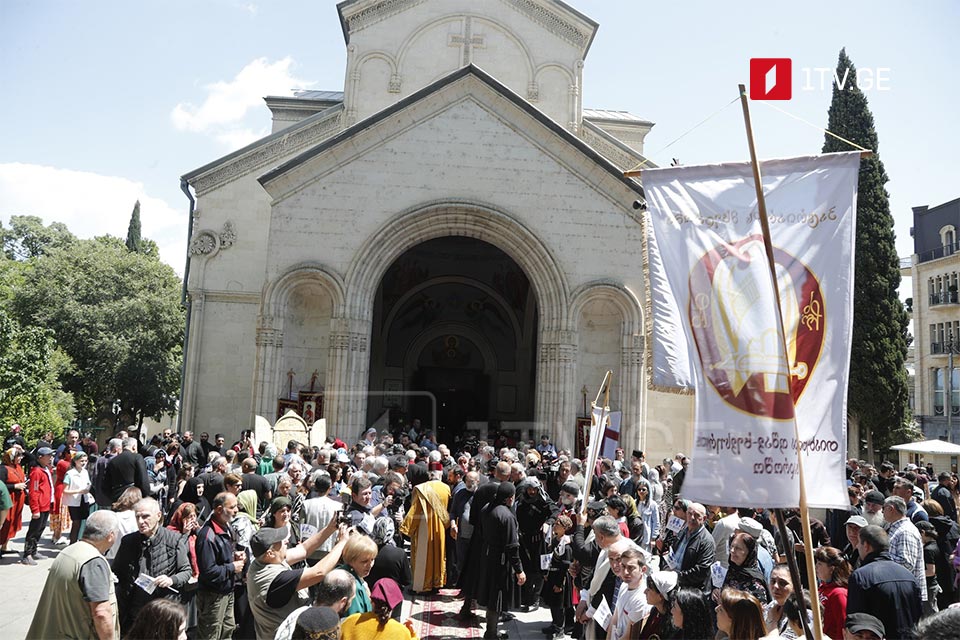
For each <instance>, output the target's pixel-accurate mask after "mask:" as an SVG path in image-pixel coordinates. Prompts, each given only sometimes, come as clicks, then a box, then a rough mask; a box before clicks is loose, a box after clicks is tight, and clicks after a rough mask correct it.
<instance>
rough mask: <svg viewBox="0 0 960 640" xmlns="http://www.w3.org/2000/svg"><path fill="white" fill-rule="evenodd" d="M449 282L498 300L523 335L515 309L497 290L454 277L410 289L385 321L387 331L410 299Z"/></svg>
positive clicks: (428, 282)
mask: <svg viewBox="0 0 960 640" xmlns="http://www.w3.org/2000/svg"><path fill="white" fill-rule="evenodd" d="M449 282H461V283H463V284H467V285H469V286H471V287H473V288H475V289H479V290H480V291H483V292H484V293H485V294H487V295H488V296H490V297H491V298H493V299H494V300H496V301H497V303H498V304H499V305H500V306H501V307H502V308H503V309H504V311H505V312H506V313H507V314H508V315H509V316H510V324H511V325H512V326H513V330H514V332H515V333H516V334H517V335H521V334H522V333H523V330H522V329H521V327H520V320H519V319H518V318H517V315H516V313H514V311H513V309H512V308H511V306H510V303H509V302H507V301H506V300H504V298H503V296H502V295H501V294H500V292H499V291H497V290H495V289H494V288H493V287H491V286H489V285H487V284H485V283H483V282H479V281H477V280H465V279H463V278H454V277H445V278H433V279H431V280H429V281H427V282H421V283H420V284H419V285H417V286H415V287H413V288H412V289H410V290H409V291H407V292H406V293H405V294H404V295H403V297H402V298H400V299H399V300H397V302H396V303H394V307H393V309H392V310H391V312H390V315H388V316H387V318H386V320H385V321H384V324H383V326H384V328H385V330H386V328H388V327H389V326H390V325H391V324H392V323H393V318H394V314H396V313H397V311H399V310H400V308H401V307H402V306H403V303H404V302H405V301H407V300H409V299H410V298H412V297H413V296H415V295H417V294H418V293H419V292H421V291H423V290H424V289H427V288H429V287H432V286H434V285H438V284H445V283H449Z"/></svg>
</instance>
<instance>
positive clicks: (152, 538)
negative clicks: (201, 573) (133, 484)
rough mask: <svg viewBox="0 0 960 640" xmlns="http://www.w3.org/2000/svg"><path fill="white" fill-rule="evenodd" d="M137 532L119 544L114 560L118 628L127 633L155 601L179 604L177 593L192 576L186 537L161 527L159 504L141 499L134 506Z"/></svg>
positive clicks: (128, 535) (126, 536) (124, 538)
mask: <svg viewBox="0 0 960 640" xmlns="http://www.w3.org/2000/svg"><path fill="white" fill-rule="evenodd" d="M133 512H134V514H135V515H136V518H137V531H135V532H133V533H128V534H127V535H125V536H124V537H123V539H122V540H121V541H120V548H119V550H118V551H117V556H116V557H115V558H114V559H113V572H114V574H116V576H117V605H118V607H119V609H120V629H121V631H124V632H125V631H126V630H128V629H129V628H130V625H131V624H132V623H133V621H134V620H135V619H136V616H137V613H138V612H139V611H140V609H141V608H142V607H143V606H144V605H145V604H147V603H148V602H150V601H151V600H154V599H156V598H166V599H168V600H173V601H175V602H179V600H180V596H179V593H178V592H179V591H180V590H181V589H183V587H184V585H186V584H187V581H188V580H190V576H191V574H192V571H191V568H190V560H189V558H188V555H187V538H186V536H180V535H179V534H177V533H176V532H174V531H172V530H170V529H167V528H166V527H163V526H161V521H162V517H161V513H160V505H159V503H157V501H156V500H154V499H153V498H143V499H142V500H140V501H139V502H138V503H137V504H135V505H134V507H133Z"/></svg>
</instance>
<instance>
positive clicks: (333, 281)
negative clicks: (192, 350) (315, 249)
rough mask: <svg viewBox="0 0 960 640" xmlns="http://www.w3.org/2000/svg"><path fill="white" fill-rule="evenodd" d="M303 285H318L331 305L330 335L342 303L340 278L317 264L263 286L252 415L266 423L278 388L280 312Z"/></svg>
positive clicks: (290, 271)
mask: <svg viewBox="0 0 960 640" xmlns="http://www.w3.org/2000/svg"><path fill="white" fill-rule="evenodd" d="M303 286H319V287H320V288H321V289H322V290H323V291H324V293H326V294H327V295H328V296H329V298H330V302H331V306H332V309H331V314H330V335H331V337H332V336H333V330H334V327H335V325H336V324H337V322H338V320H337V319H338V318H339V317H341V316H342V314H343V309H344V303H345V300H346V296H345V288H344V284H343V278H341V277H340V275H339V274H337V273H336V272H334V271H332V270H330V269H329V268H327V267H326V266H324V265H322V264H318V263H300V264H296V265H294V266H292V267H290V268H289V269H287V270H286V271H285V272H284V273H283V274H281V275H280V276H279V277H277V278H276V279H275V280H273V281H272V282H269V283H268V284H267V286H266V287H264V290H263V294H262V297H261V301H260V316H259V318H258V320H257V336H256V344H257V359H256V368H255V378H254V393H253V403H252V404H253V407H252V409H253V414H254V416H263V417H264V418H266V419H267V420H269V421H270V422H273V420H274V411H275V408H276V403H277V396H278V395H279V394H278V392H279V391H280V389H282V385H283V379H282V377H281V376H282V372H281V365H282V361H283V337H284V313H283V312H284V309H285V307H286V305H287V303H288V302H289V301H290V299H291V296H292V295H293V293H294V292H295V291H296V290H297V289H298V288H300V287H303ZM331 351H332V350H330V349H328V356H327V363H326V371H325V373H326V378H327V380H328V382H329V379H330V377H331V373H330V370H331V365H330V362H331V357H330V352H331ZM327 411H328V406H326V405H325V406H324V415H327Z"/></svg>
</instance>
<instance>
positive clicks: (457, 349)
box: [367, 236, 538, 445]
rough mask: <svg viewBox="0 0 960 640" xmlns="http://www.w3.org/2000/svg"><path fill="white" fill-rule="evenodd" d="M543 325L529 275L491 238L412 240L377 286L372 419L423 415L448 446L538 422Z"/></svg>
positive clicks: (372, 357)
mask: <svg viewBox="0 0 960 640" xmlns="http://www.w3.org/2000/svg"><path fill="white" fill-rule="evenodd" d="M537 322H538V312H537V303H536V296H535V295H534V293H533V291H532V288H531V286H530V281H529V280H528V278H527V276H526V274H525V273H524V272H523V269H521V268H520V267H519V266H518V265H517V263H516V262H515V261H514V260H513V259H512V258H510V256H508V255H507V254H506V253H504V252H503V251H501V250H500V249H498V248H497V247H495V246H494V245H492V244H489V243H486V242H483V241H480V240H476V239H473V238H465V237H457V236H450V237H443V238H437V239H434V240H429V241H427V242H424V243H422V244H420V245H417V246H416V247H413V248H412V249H410V250H408V251H407V252H405V253H404V254H403V255H401V256H400V257H399V258H398V259H397V260H396V261H394V263H393V264H392V265H391V266H390V267H389V268H388V269H387V271H386V273H385V274H384V277H383V279H382V280H381V282H380V285H379V287H378V289H377V294H376V298H375V302H374V314H373V331H372V341H371V349H370V379H369V389H370V391H371V393H370V400H369V405H368V408H367V416H368V420H369V421H370V422H373V421H374V420H376V419H377V417H379V416H382V415H383V413H384V412H385V411H386V410H390V419H391V424H392V425H395V424H396V423H397V422H398V421H399V420H401V419H402V420H404V422H409V421H410V420H412V419H414V418H419V419H420V420H421V423H422V424H423V425H425V426H429V427H431V428H433V429H434V430H435V431H437V437H438V438H439V440H440V441H441V442H447V443H448V444H451V445H453V444H456V443H457V442H458V441H459V440H460V439H461V438H463V437H465V436H466V435H468V433H467V432H468V431H471V432H473V433H472V435H476V436H486V435H487V432H488V430H493V429H500V428H501V427H502V428H504V429H519V428H521V424H522V423H530V422H532V420H533V417H534V406H535V393H534V389H535V386H534V382H535V378H536V347H537Z"/></svg>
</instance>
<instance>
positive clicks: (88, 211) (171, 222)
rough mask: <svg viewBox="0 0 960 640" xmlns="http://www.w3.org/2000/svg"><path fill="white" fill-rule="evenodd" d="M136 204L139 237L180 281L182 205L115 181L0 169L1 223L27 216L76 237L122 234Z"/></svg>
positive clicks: (51, 170) (48, 170)
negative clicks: (157, 251)
mask: <svg viewBox="0 0 960 640" xmlns="http://www.w3.org/2000/svg"><path fill="white" fill-rule="evenodd" d="M137 200H139V201H140V224H141V229H142V234H143V236H144V237H145V238H150V239H151V240H153V241H154V242H156V243H157V244H158V245H159V247H160V258H161V259H162V260H163V261H164V262H166V263H167V264H169V265H170V266H172V267H173V268H174V269H175V270H176V271H177V273H178V274H180V275H181V276H183V266H184V259H185V257H186V251H187V222H188V220H187V200H186V198H184V201H183V205H182V206H179V207H174V206H171V205H170V204H168V203H167V202H165V201H164V200H162V199H160V198H155V197H152V196H150V195H149V194H147V193H146V190H145V189H144V187H143V184H141V183H139V182H134V181H132V180H128V179H127V178H122V177H119V176H104V175H100V174H97V173H90V172H86V171H73V170H70V169H58V168H56V167H45V166H41V165H35V164H22V163H19V162H13V163H7V164H0V220H2V221H3V222H4V224H8V223H9V221H10V216H11V215H32V216H38V217H39V218H42V219H43V221H44V223H45V224H50V223H51V222H62V223H64V224H65V225H67V227H68V228H69V229H70V231H71V232H73V234H74V235H76V236H79V237H81V238H92V237H94V236H100V235H104V234H110V235H113V236H117V237H120V238H125V237H126V235H127V225H128V224H129V223H130V213H131V212H132V211H133V204H134V203H135V202H136V201H137Z"/></svg>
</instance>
